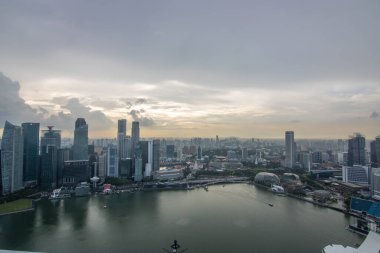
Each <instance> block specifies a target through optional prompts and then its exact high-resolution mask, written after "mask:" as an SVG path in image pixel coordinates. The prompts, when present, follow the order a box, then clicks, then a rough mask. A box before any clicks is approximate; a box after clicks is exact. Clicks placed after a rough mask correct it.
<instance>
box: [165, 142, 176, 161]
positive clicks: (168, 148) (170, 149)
mask: <svg viewBox="0 0 380 253" xmlns="http://www.w3.org/2000/svg"><path fill="white" fill-rule="evenodd" d="M166 158H169V159H172V158H174V145H166Z"/></svg>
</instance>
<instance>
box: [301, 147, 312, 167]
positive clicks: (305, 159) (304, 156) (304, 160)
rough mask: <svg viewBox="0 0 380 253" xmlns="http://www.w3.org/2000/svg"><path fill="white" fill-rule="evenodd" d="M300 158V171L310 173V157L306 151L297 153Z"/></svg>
mask: <svg viewBox="0 0 380 253" xmlns="http://www.w3.org/2000/svg"><path fill="white" fill-rule="evenodd" d="M299 156H300V159H299V160H300V164H301V166H302V169H304V170H306V171H310V169H311V155H310V153H309V152H307V151H301V152H300V153H299Z"/></svg>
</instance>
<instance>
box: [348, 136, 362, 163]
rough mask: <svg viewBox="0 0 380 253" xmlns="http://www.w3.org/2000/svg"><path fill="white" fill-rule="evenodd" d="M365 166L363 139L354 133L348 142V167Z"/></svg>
mask: <svg viewBox="0 0 380 253" xmlns="http://www.w3.org/2000/svg"><path fill="white" fill-rule="evenodd" d="M365 164H366V159H365V137H364V136H363V135H361V134H359V133H356V134H355V136H351V138H350V139H349V140H348V166H353V165H365Z"/></svg>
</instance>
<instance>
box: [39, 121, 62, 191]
mask: <svg viewBox="0 0 380 253" xmlns="http://www.w3.org/2000/svg"><path fill="white" fill-rule="evenodd" d="M60 148H61V131H60V130H53V127H52V126H48V130H43V131H42V136H41V162H40V173H39V174H40V175H39V179H40V180H39V184H40V187H41V188H42V189H53V188H56V187H57V184H58V149H60Z"/></svg>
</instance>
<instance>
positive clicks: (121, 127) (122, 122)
mask: <svg viewBox="0 0 380 253" xmlns="http://www.w3.org/2000/svg"><path fill="white" fill-rule="evenodd" d="M117 133H123V134H124V135H127V120H126V119H119V120H118V121H117Z"/></svg>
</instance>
